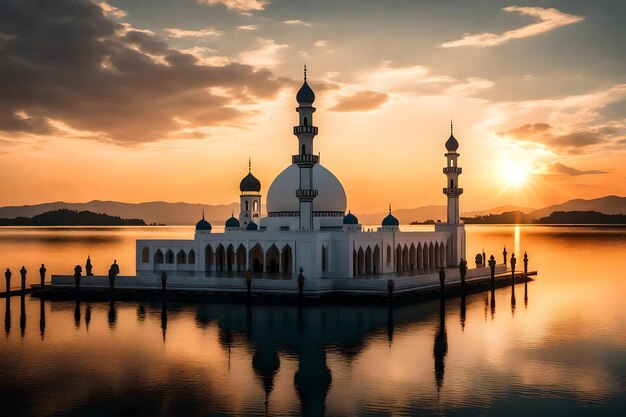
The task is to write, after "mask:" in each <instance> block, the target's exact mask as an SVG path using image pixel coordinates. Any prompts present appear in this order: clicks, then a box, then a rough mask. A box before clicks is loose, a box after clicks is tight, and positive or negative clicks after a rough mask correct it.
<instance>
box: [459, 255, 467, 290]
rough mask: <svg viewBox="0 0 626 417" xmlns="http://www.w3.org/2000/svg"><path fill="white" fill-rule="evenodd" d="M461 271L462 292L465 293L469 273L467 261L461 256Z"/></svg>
mask: <svg viewBox="0 0 626 417" xmlns="http://www.w3.org/2000/svg"><path fill="white" fill-rule="evenodd" d="M459 273H460V274H461V293H462V294H465V274H467V261H464V260H463V258H461V261H460V262H459Z"/></svg>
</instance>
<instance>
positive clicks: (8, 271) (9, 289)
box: [4, 268, 13, 298]
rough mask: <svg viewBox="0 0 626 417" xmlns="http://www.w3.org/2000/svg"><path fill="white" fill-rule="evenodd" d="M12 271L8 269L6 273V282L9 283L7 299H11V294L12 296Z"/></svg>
mask: <svg viewBox="0 0 626 417" xmlns="http://www.w3.org/2000/svg"><path fill="white" fill-rule="evenodd" d="M11 275H13V274H11V270H10V269H9V268H7V271H6V272H5V273H4V279H5V280H6V283H7V293H6V294H7V295H6V297H7V298H9V297H10V294H11Z"/></svg>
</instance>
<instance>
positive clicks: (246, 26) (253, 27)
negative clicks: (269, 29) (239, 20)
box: [237, 25, 258, 30]
mask: <svg viewBox="0 0 626 417" xmlns="http://www.w3.org/2000/svg"><path fill="white" fill-rule="evenodd" d="M237 29H239V30H257V29H258V27H256V26H255V25H242V26H237Z"/></svg>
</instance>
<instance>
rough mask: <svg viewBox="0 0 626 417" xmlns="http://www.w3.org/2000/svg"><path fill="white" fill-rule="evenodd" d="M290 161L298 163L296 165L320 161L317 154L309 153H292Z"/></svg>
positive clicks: (310, 164) (313, 163)
mask: <svg viewBox="0 0 626 417" xmlns="http://www.w3.org/2000/svg"><path fill="white" fill-rule="evenodd" d="M291 162H292V163H294V164H298V165H309V166H313V165H315V164H317V163H319V162H320V157H319V155H311V154H304V155H292V156H291Z"/></svg>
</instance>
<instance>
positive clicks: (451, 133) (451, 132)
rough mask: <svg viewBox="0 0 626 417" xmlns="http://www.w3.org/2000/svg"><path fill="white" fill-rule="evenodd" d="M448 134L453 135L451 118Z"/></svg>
mask: <svg viewBox="0 0 626 417" xmlns="http://www.w3.org/2000/svg"><path fill="white" fill-rule="evenodd" d="M450 135H453V136H454V128H453V126H452V119H450Z"/></svg>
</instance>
